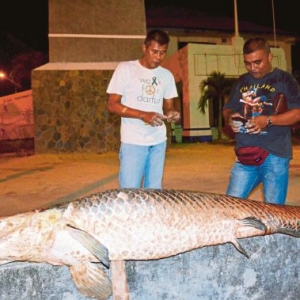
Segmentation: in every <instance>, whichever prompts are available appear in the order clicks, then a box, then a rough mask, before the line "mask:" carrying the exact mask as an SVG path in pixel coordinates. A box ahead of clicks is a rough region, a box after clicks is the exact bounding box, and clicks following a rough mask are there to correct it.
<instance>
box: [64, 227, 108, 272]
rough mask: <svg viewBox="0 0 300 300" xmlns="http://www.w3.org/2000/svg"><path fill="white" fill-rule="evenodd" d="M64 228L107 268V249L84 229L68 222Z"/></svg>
mask: <svg viewBox="0 0 300 300" xmlns="http://www.w3.org/2000/svg"><path fill="white" fill-rule="evenodd" d="M66 229H67V230H68V232H69V233H70V235H71V236H72V237H73V238H74V239H75V240H77V241H78V242H79V243H81V244H82V245H83V246H84V247H85V248H86V249H87V250H89V251H90V252H91V253H92V254H93V255H95V256H96V257H97V258H98V259H99V260H100V262H101V263H102V264H103V265H105V266H106V267H107V268H109V266H110V261H109V257H108V249H107V248H106V247H105V246H104V245H102V244H101V243H100V242H99V241H97V240H96V239H95V238H94V237H93V236H92V235H90V234H89V233H88V232H86V231H83V230H81V229H78V228H75V227H73V226H71V225H69V224H68V225H67V227H66Z"/></svg>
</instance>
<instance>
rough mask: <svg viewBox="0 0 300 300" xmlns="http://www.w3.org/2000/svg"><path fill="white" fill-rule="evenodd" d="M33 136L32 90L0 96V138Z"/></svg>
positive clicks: (14, 138)
mask: <svg viewBox="0 0 300 300" xmlns="http://www.w3.org/2000/svg"><path fill="white" fill-rule="evenodd" d="M33 137H34V119H33V104H32V90H27V91H23V92H20V93H15V94H11V95H8V96H4V97H0V140H17V139H27V138H33Z"/></svg>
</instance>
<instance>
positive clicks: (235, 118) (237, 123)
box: [229, 113, 247, 133]
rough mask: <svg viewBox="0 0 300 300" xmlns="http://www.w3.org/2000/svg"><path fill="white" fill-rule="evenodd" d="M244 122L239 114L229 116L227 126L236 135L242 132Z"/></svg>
mask: <svg viewBox="0 0 300 300" xmlns="http://www.w3.org/2000/svg"><path fill="white" fill-rule="evenodd" d="M246 122H247V120H245V119H244V118H243V117H242V116H241V115H240V114H238V113H235V114H233V115H231V116H230V120H229V125H230V127H231V129H232V131H233V132H235V133H238V132H242V131H243V129H244V125H245V124H246Z"/></svg>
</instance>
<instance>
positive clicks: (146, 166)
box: [119, 141, 167, 189]
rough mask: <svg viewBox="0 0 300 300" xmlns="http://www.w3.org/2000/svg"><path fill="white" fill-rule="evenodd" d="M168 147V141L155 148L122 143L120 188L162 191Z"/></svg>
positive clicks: (154, 146)
mask: <svg viewBox="0 0 300 300" xmlns="http://www.w3.org/2000/svg"><path fill="white" fill-rule="evenodd" d="M166 146H167V143H166V141H165V142H162V143H160V144H158V145H153V146H139V145H132V144H125V143H121V147H120V152H119V158H120V173H119V184H120V187H121V188H140V187H142V188H154V189H161V188H162V177H163V171H164V164H165V155H166Z"/></svg>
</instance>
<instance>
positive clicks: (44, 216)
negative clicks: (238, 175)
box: [0, 189, 300, 299]
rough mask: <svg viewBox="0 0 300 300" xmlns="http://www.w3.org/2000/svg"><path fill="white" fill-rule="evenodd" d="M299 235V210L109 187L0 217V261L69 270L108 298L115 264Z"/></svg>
mask: <svg viewBox="0 0 300 300" xmlns="http://www.w3.org/2000/svg"><path fill="white" fill-rule="evenodd" d="M274 233H283V234H288V235H292V236H295V237H299V236H300V207H295V206H280V205H274V204H273V205H272V204H264V203H262V202H258V201H253V200H242V199H239V198H234V197H228V196H225V195H220V194H212V193H201V192H192V191H176V190H149V189H124V190H109V191H105V192H103V193H97V194H93V195H90V196H87V197H84V198H82V199H79V200H76V201H74V202H70V203H67V204H63V205H59V206H56V207H53V208H49V209H46V210H39V211H35V212H29V213H24V214H19V215H15V216H10V217H5V218H1V219H0V263H1V264H4V263H8V262H12V261H32V262H47V263H50V264H54V265H66V266H68V267H69V269H70V272H71V274H72V277H73V280H74V282H75V284H76V286H77V288H78V289H79V291H80V292H81V293H82V294H84V295H85V296H88V297H94V298H97V299H107V298H109V297H110V295H111V294H112V290H113V289H112V283H111V281H110V279H109V276H108V273H107V271H106V269H105V268H104V267H103V266H105V267H106V268H109V266H110V262H112V263H113V262H114V261H123V262H124V261H125V260H151V259H159V258H165V257H169V256H172V255H176V254H179V253H183V252H186V251H190V250H192V249H196V248H200V247H204V246H212V245H218V244H223V243H228V242H230V243H232V244H233V245H234V246H235V247H236V248H237V249H238V250H239V251H240V252H241V253H243V254H244V255H246V256H248V255H247V253H246V251H245V250H244V249H243V248H242V247H241V245H240V244H239V242H238V239H240V238H246V237H252V236H261V235H268V234H274Z"/></svg>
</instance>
